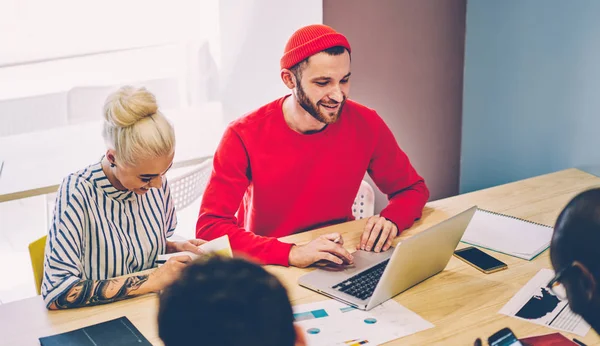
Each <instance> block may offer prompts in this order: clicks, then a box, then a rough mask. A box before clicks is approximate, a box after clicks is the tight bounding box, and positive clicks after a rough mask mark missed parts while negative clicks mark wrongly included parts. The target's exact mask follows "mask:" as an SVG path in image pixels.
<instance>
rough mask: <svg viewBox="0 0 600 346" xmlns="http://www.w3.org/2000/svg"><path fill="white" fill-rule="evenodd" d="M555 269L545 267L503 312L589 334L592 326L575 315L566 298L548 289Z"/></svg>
mask: <svg viewBox="0 0 600 346" xmlns="http://www.w3.org/2000/svg"><path fill="white" fill-rule="evenodd" d="M553 277H554V271H552V270H550V269H542V270H540V271H539V272H538V273H537V274H535V276H534V277H533V278H532V279H531V280H529V282H527V284H525V286H523V288H521V290H519V292H517V294H516V295H515V296H514V297H512V299H511V300H510V301H509V302H508V303H506V305H504V307H502V309H501V310H500V313H501V314H504V315H508V316H512V317H516V318H520V319H522V320H526V321H529V322H531V323H535V324H539V325H542V326H546V327H548V328H552V329H556V330H561V331H565V332H570V333H575V334H577V335H581V336H585V335H586V334H587V332H588V331H589V330H590V326H589V325H588V324H587V323H586V322H585V321H584V320H583V318H581V316H578V315H575V314H574V313H573V312H572V311H571V309H570V308H569V304H568V302H567V301H566V300H564V301H562V300H560V299H558V297H556V296H554V295H553V294H552V292H551V291H550V290H549V289H547V288H546V285H547V284H548V282H550V280H552V278H553Z"/></svg>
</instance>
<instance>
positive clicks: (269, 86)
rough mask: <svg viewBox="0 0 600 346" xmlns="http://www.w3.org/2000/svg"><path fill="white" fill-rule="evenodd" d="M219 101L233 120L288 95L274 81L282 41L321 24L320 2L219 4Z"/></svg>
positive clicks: (225, 0)
mask: <svg viewBox="0 0 600 346" xmlns="http://www.w3.org/2000/svg"><path fill="white" fill-rule="evenodd" d="M219 15H220V18H219V23H220V27H219V28H220V31H221V49H220V51H221V66H222V69H221V71H220V85H221V93H222V94H221V100H222V102H223V110H224V112H225V120H227V121H230V120H233V119H236V118H238V117H240V116H242V115H244V114H245V113H248V112H250V111H252V110H254V109H256V108H258V107H260V106H262V105H263V104H265V103H268V102H270V101H273V100H275V99H276V98H278V97H281V96H284V95H285V94H287V93H289V91H288V89H287V88H285V86H284V85H283V82H282V81H281V79H280V77H279V72H280V69H279V59H280V58H281V56H282V55H283V49H284V47H285V44H286V42H287V40H288V38H289V37H290V36H291V35H292V34H293V33H294V31H296V30H297V29H299V28H300V27H302V26H305V25H308V24H320V23H322V22H323V2H322V0H302V1H280V0H220V2H219Z"/></svg>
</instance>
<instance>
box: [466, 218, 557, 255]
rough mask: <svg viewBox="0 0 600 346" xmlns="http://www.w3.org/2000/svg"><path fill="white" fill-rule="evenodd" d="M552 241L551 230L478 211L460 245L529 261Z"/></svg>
mask: <svg viewBox="0 0 600 346" xmlns="http://www.w3.org/2000/svg"><path fill="white" fill-rule="evenodd" d="M551 237H552V228H550V227H546V226H541V225H537V224H533V223H529V222H525V221H522V220H518V219H513V218H511V217H509V216H504V215H496V214H492V213H487V212H485V211H481V210H477V211H476V212H475V215H473V219H471V222H470V223H469V225H468V226H467V230H466V231H465V234H464V235H463V238H462V241H464V242H467V243H471V244H475V245H479V246H482V247H485V248H489V249H492V250H497V251H500V252H504V253H508V254H521V255H526V257H529V256H531V255H535V254H537V252H539V251H541V250H543V249H545V248H546V247H547V246H548V245H549V244H550V239H551ZM528 255H529V256H528Z"/></svg>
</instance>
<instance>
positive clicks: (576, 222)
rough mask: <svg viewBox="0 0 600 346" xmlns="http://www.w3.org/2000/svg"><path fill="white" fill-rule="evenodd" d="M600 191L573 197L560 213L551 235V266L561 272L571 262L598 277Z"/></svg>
mask: <svg viewBox="0 0 600 346" xmlns="http://www.w3.org/2000/svg"><path fill="white" fill-rule="evenodd" d="M598 244H600V188H596V189H592V190H588V191H585V192H582V193H580V194H579V195H577V196H575V197H574V198H573V199H572V200H571V201H570V202H569V203H568V204H567V206H566V207H565V208H564V209H563V211H562V212H561V213H560V215H559V217H558V219H557V221H556V225H555V227H554V233H553V235H552V244H551V248H550V251H551V256H552V263H553V264H554V265H555V266H558V267H559V268H557V269H562V268H563V267H564V266H567V265H570V263H572V262H573V261H579V262H581V263H583V264H584V265H586V266H587V267H588V269H590V270H591V271H592V273H593V274H594V275H595V276H596V277H600V251H599V250H598Z"/></svg>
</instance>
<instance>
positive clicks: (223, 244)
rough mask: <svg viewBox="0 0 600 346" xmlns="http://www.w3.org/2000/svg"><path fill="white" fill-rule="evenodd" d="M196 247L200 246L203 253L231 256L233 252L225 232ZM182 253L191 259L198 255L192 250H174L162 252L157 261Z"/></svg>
mask: <svg viewBox="0 0 600 346" xmlns="http://www.w3.org/2000/svg"><path fill="white" fill-rule="evenodd" d="M198 248H200V250H202V251H204V252H205V253H215V254H217V255H220V256H224V257H233V252H232V251H231V244H229V236H228V235H227V234H225V235H224V236H222V237H219V238H216V239H213V240H211V241H209V242H207V243H204V244H202V245H200V246H198ZM182 255H188V256H190V257H191V258H192V260H194V259H196V258H197V257H198V255H196V254H195V253H193V252H189V251H182V252H174V253H169V254H164V255H158V258H157V261H159V262H162V261H167V260H168V259H169V258H171V257H173V256H182Z"/></svg>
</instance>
